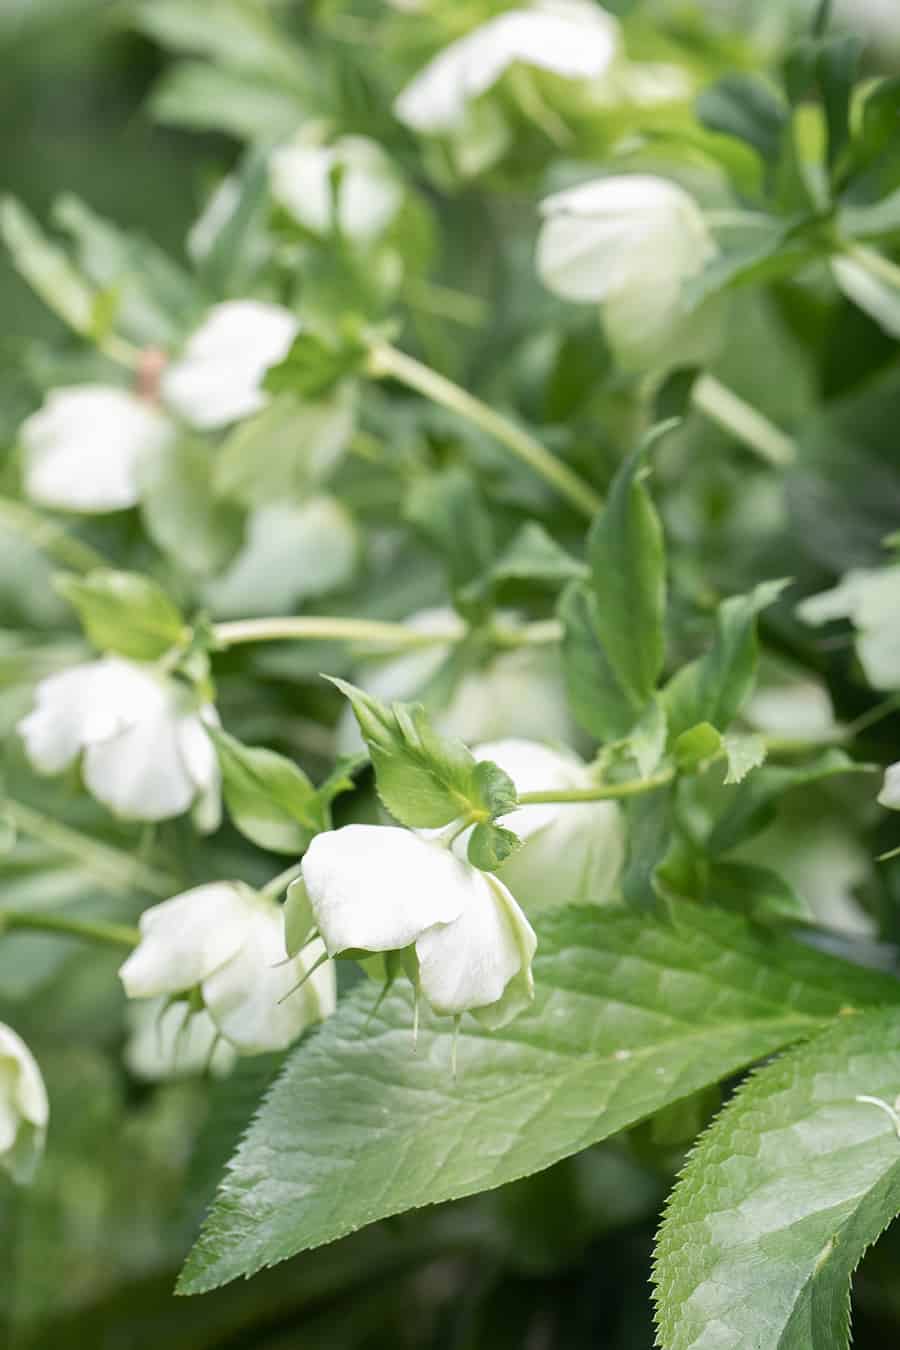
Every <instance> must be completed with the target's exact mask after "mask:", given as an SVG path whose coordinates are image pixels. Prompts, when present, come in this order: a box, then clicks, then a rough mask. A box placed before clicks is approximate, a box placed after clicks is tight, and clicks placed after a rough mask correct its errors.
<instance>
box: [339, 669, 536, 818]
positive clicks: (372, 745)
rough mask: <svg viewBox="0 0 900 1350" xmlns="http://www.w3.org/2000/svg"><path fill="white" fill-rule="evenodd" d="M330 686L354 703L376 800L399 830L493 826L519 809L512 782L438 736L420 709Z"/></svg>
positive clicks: (346, 686) (341, 683) (462, 747)
mask: <svg viewBox="0 0 900 1350" xmlns="http://www.w3.org/2000/svg"><path fill="white" fill-rule="evenodd" d="M332 684H334V685H336V686H337V688H338V689H340V691H341V693H343V694H345V695H346V697H347V698H348V699H349V700H350V705H351V707H352V708H353V712H354V714H355V716H356V720H357V722H358V723H359V729H360V731H361V732H362V735H363V739H364V740H365V742H366V744H367V745H368V747H369V754H370V755H371V757H372V765H373V767H374V769H375V780H376V786H377V788H378V794H379V796H380V797H381V800H382V801H383V802H384V804H385V806H386V807H387V809H388V810H389V811H390V813H391V815H393V816H395V817H396V818H397V820H399V821H400V823H401V824H403V825H408V826H410V827H411V828H412V829H423V828H434V827H437V826H440V825H449V824H450V822H451V821H452V820H456V819H458V818H459V817H460V816H467V815H468V816H472V817H473V819H475V820H478V821H490V820H493V819H495V818H496V817H497V816H502V815H505V814H506V813H507V812H508V811H511V810H512V809H513V808H514V807H515V805H516V801H517V794H516V789H515V785H514V783H513V781H512V779H511V778H510V777H509V776H508V775H507V774H505V773H504V772H503V770H502V769H500V768H498V767H497V765H496V764H493V763H491V761H490V760H481V761H476V759H475V757H474V755H473V754H472V752H471V750H469V749H468V747H467V746H465V745H463V743H462V741H457V740H454V739H453V738H452V737H450V736H442V735H440V734H439V733H438V732H436V731H435V730H434V728H433V727H432V725H431V723H430V721H429V720H428V715H427V713H426V712H425V709H424V708H423V707H422V706H421V704H418V703H395V704H393V705H392V706H391V707H390V708H388V707H386V706H385V704H383V703H380V702H379V701H378V699H376V698H372V697H371V695H369V694H366V693H365V692H364V691H363V690H362V689H357V688H356V686H355V685H352V684H348V683H347V681H346V680H339V679H337V678H332Z"/></svg>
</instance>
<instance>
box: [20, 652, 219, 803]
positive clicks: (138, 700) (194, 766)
mask: <svg viewBox="0 0 900 1350" xmlns="http://www.w3.org/2000/svg"><path fill="white" fill-rule="evenodd" d="M217 720H218V719H217V717H216V712H215V709H214V708H213V707H212V706H211V705H209V704H205V705H200V704H198V702H197V700H196V699H195V697H194V696H193V694H192V693H191V691H190V690H189V689H188V688H187V686H186V685H183V684H181V683H179V682H178V681H176V680H174V679H171V678H168V677H166V676H163V675H160V674H159V672H158V671H157V670H156V669H155V668H154V667H153V666H149V665H140V664H138V663H137V662H134V661H125V660H123V659H122V658H121V657H117V656H107V657H103V658H102V659H101V660H99V661H90V662H88V663H86V664H85V665H81V666H74V667H72V668H71V669H70V670H64V671H61V672H60V673H59V674H56V675H50V676H48V678H47V679H45V680H41V682H40V683H39V684H38V686H37V689H36V691H35V708H34V711H33V712H31V713H29V714H28V716H27V717H25V718H23V720H22V721H21V722H20V723H19V733H20V735H21V736H22V739H23V740H24V742H25V750H26V753H27V755H28V758H29V760H30V761H31V764H32V766H33V767H34V768H35V769H36V770H37V771H38V773H45V774H56V773H62V771H63V770H64V769H66V768H68V767H69V765H70V764H72V763H74V762H75V760H76V759H77V758H78V757H79V756H81V772H82V776H83V778H84V782H85V785H86V787H87V788H88V790H89V791H90V792H91V793H93V795H94V796H95V797H96V798H97V800H98V801H99V802H102V803H103V805H104V806H107V807H109V809H110V811H113V812H114V813H115V814H116V815H119V816H123V817H125V818H127V819H131V820H166V819H167V818H168V817H170V816H179V815H181V814H182V813H183V812H185V811H187V810H189V809H190V808H191V807H194V808H195V812H196V819H197V824H198V826H199V827H200V828H201V829H214V828H215V826H216V825H217V823H218V819H219V767H218V761H217V759H216V753H215V750H214V748H213V745H212V742H211V740H210V738H209V735H208V734H207V730H206V727H207V726H208V725H209V724H210V723H214V722H216V721H217Z"/></svg>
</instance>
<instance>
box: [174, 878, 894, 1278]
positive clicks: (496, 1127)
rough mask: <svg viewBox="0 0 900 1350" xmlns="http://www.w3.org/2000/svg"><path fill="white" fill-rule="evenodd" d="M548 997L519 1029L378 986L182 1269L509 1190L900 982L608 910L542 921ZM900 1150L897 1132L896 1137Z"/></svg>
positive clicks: (255, 1132)
mask: <svg viewBox="0 0 900 1350" xmlns="http://www.w3.org/2000/svg"><path fill="white" fill-rule="evenodd" d="M538 937H539V947H538V955H537V959H536V961H535V978H536V987H537V996H536V999H535V1003H534V1005H533V1008H532V1009H531V1010H530V1011H529V1012H527V1013H525V1014H523V1015H522V1016H521V1017H520V1018H518V1019H517V1020H516V1021H515V1022H513V1023H512V1024H511V1026H509V1027H507V1028H506V1029H505V1030H504V1032H503V1035H502V1037H501V1036H495V1035H492V1034H491V1033H489V1032H486V1031H485V1030H483V1029H482V1028H480V1027H479V1026H478V1024H477V1023H476V1022H475V1020H474V1019H466V1020H465V1021H464V1023H463V1025H462V1027H461V1028H460V1032H459V1046H458V1056H457V1058H458V1066H459V1067H458V1073H457V1076H456V1078H455V1079H454V1077H453V1075H452V1073H451V1070H450V1056H451V1044H452V1041H453V1035H454V1032H453V1027H452V1024H451V1023H450V1021H449V1020H445V1021H443V1022H442V1021H440V1020H437V1019H432V1018H430V1017H427V1018H426V1019H424V1026H423V1028H422V1029H421V1030H420V1033H419V1044H418V1053H416V1054H413V1052H412V1039H411V1038H412V1030H411V1028H412V1006H411V995H410V994H409V993H408V991H405V990H404V989H401V988H399V987H397V988H395V989H394V990H392V991H391V993H390V994H388V996H387V997H386V998H385V1000H384V1002H383V1003H382V1004H381V1007H380V1008H379V1009H378V1010H377V1011H376V1012H375V1013H373V1012H372V994H371V990H370V989H368V988H362V989H358V990H356V991H354V992H352V993H351V994H349V995H348V996H347V997H345V998H344V999H343V1000H342V1002H341V1005H340V1007H339V1009H338V1011H337V1013H336V1014H335V1016H334V1017H332V1018H330V1019H329V1021H328V1022H327V1023H325V1024H324V1026H323V1027H322V1028H321V1030H320V1031H319V1032H318V1033H316V1034H315V1035H313V1036H311V1037H309V1038H308V1039H307V1040H306V1041H305V1042H304V1043H303V1044H302V1045H301V1046H300V1047H299V1048H298V1049H297V1050H296V1051H295V1052H294V1053H293V1055H292V1056H291V1059H290V1061H289V1063H288V1065H287V1067H286V1069H285V1072H284V1073H283V1075H282V1077H281V1078H280V1079H279V1081H278V1083H277V1085H276V1086H275V1088H274V1089H273V1091H272V1092H271V1093H270V1095H269V1096H268V1098H267V1099H266V1101H265V1103H264V1105H263V1107H262V1109H261V1111H260V1113H259V1115H258V1116H257V1118H256V1121H255V1122H254V1124H253V1125H252V1126H251V1128H250V1130H249V1131H248V1133H247V1135H246V1137H245V1139H244V1141H243V1143H242V1144H241V1146H240V1148H239V1150H238V1152H237V1154H236V1156H235V1158H234V1159H233V1161H232V1164H231V1167H230V1168H229V1171H228V1174H227V1176H226V1177H225V1180H224V1181H223V1184H222V1188H221V1190H220V1192H219V1198H218V1201H217V1203H216V1206H215V1208H214V1210H213V1213H212V1215H211V1217H210V1219H209V1221H208V1223H207V1226H206V1229H205V1231H204V1233H203V1236H202V1237H201V1239H200V1241H199V1243H198V1244H197V1246H196V1248H195V1249H194V1252H193V1253H192V1255H191V1258H190V1260H189V1262H188V1265H187V1267H186V1269H185V1272H184V1274H183V1276H182V1280H181V1285H180V1288H181V1292H183V1293H200V1292H202V1291H204V1290H207V1289H212V1288H214V1287H215V1286H217V1285H219V1284H222V1283H224V1282H226V1281H228V1280H231V1279H235V1278H236V1277H238V1276H240V1275H251V1274H253V1273H254V1272H255V1271H257V1270H260V1269H262V1267H264V1266H267V1265H272V1264H273V1263H275V1262H277V1261H282V1260H284V1259H285V1258H286V1257H287V1256H290V1255H292V1254H293V1253H294V1252H298V1251H302V1250H304V1249H306V1248H309V1247H315V1246H318V1245H319V1244H321V1243H323V1242H330V1241H332V1240H333V1239H334V1238H337V1237H340V1236H341V1235H342V1234H344V1233H347V1232H351V1231H353V1230H354V1229H356V1228H358V1227H360V1226H361V1225H362V1224H366V1223H371V1222H373V1221H374V1220H375V1219H378V1218H382V1217H384V1216H386V1215H388V1214H397V1213H401V1212H402V1211H403V1210H407V1209H410V1208H413V1207H416V1206H419V1205H425V1204H432V1203H435V1202H438V1201H442V1200H449V1199H452V1198H454V1197H457V1196H461V1195H470V1194H472V1193H474V1192H477V1191H481V1190H485V1189H489V1188H492V1187H495V1186H500V1185H502V1184H503V1183H504V1182H506V1181H511V1180H513V1179H515V1178H516V1177H521V1176H526V1175H528V1174H529V1173H531V1172H536V1171H539V1170H540V1169H542V1168H545V1167H548V1166H549V1165H550V1164H551V1163H553V1162H556V1161H557V1160H558V1159H560V1158H563V1157H566V1156H567V1155H568V1154H571V1153H575V1152H577V1151H579V1150H581V1149H584V1148H586V1147H588V1146H589V1145H590V1144H592V1143H595V1142H596V1141H598V1140H599V1139H602V1138H605V1137H607V1136H609V1135H610V1134H613V1133H615V1132H617V1131H619V1130H621V1129H623V1128H625V1127H626V1126H628V1125H631V1124H634V1123H635V1122H636V1121H638V1120H641V1119H643V1118H645V1117H647V1116H649V1115H651V1114H653V1113H654V1112H655V1111H657V1110H659V1109H660V1107H662V1106H664V1105H667V1104H669V1103H671V1102H675V1101H679V1100H682V1099H684V1098H686V1097H688V1096H690V1095H691V1094H692V1093H694V1092H696V1091H697V1090H698V1089H700V1088H702V1087H704V1086H706V1085H707V1084H709V1083H712V1082H716V1081H718V1080H719V1079H720V1078H723V1077H725V1076H727V1075H729V1074H732V1073H735V1072H736V1071H737V1070H738V1069H740V1068H742V1067H743V1066H745V1065H747V1064H749V1063H752V1062H753V1061H754V1060H756V1059H759V1058H761V1057H762V1056H765V1055H768V1054H771V1053H772V1052H773V1051H774V1050H776V1049H778V1048H779V1047H780V1046H783V1045H786V1044H788V1043H789V1042H790V1041H792V1040H795V1039H797V1038H798V1037H802V1036H806V1035H808V1034H809V1033H810V1032H811V1031H815V1030H816V1029H817V1028H818V1027H820V1026H822V1025H824V1024H825V1023H827V1022H828V1021H829V1020H830V1019H832V1018H833V1017H835V1016H837V1015H838V1013H839V1012H840V1010H841V1009H842V1008H844V1007H846V1006H848V1005H854V1006H858V1007H866V1006H872V1005H873V1004H877V1003H878V1002H883V1001H885V1000H897V998H898V986H897V985H896V984H895V982H894V981H893V980H890V979H888V978H887V977H885V976H880V975H878V974H876V973H874V972H872V971H869V970H867V971H862V970H858V969H856V968H855V967H853V966H849V965H845V964H844V963H842V962H840V961H837V960H835V959H833V958H829V957H826V956H823V955H822V954H821V953H818V952H814V951H812V950H810V949H809V948H805V947H802V946H799V945H798V944H796V943H794V942H792V941H790V940H789V939H787V938H784V937H781V936H778V935H777V934H767V935H765V937H760V936H757V935H756V934H755V933H754V931H753V929H752V928H751V927H750V926H748V925H747V924H746V923H744V922H743V921H741V920H739V919H736V918H734V917H733V916H731V915H726V914H722V913H718V912H715V911H712V910H710V911H706V910H702V909H700V908H699V907H697V906H694V905H683V906H680V907H678V908H677V909H675V910H674V911H673V916H672V917H670V918H667V919H666V920H664V921H662V920H661V921H657V920H653V919H650V918H648V917H646V916H636V915H631V914H626V913H624V912H622V911H620V910H613V909H605V910H603V911H602V912H600V911H597V910H594V909H592V908H590V907H585V908H583V909H568V910H563V911H557V912H556V913H554V914H553V915H547V916H545V917H544V918H542V919H541V920H540V921H539V923H538ZM894 1146H895V1148H896V1140H895V1141H894Z"/></svg>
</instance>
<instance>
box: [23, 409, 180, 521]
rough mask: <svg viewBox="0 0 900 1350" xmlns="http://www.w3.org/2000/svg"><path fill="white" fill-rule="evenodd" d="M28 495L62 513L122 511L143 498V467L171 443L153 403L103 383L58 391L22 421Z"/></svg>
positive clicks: (167, 427)
mask: <svg viewBox="0 0 900 1350" xmlns="http://www.w3.org/2000/svg"><path fill="white" fill-rule="evenodd" d="M19 434H20V439H21V443H22V448H23V451H24V466H25V467H24V477H25V492H26V493H27V495H28V496H29V497H30V498H31V499H32V501H35V502H39V503H40V504H41V505H42V506H50V507H53V508H55V509H58V510H63V511H82V512H85V513H93V512H102V511H121V510H124V509H125V508H126V507H129V506H134V505H135V503H136V502H137V501H138V498H139V497H140V483H141V473H142V469H143V466H144V465H145V464H146V463H147V461H148V460H152V459H153V457H154V456H156V455H158V454H159V453H161V452H162V451H163V450H164V449H165V448H166V447H167V446H168V445H169V443H170V442H171V441H172V440H173V439H174V435H175V432H174V428H173V426H172V424H171V422H170V421H169V420H168V418H166V417H165V415H164V414H163V413H161V412H160V411H159V410H158V409H156V408H154V407H153V405H152V404H150V403H148V402H146V401H145V400H144V399H141V398H138V397H137V395H135V394H131V393H129V392H128V390H126V389H116V388H115V387H114V386H112V385H110V386H107V385H102V384H83V385H73V386H70V387H67V388H64V389H54V390H53V391H51V393H49V394H48V395H47V398H46V400H45V402H44V406H43V407H42V408H41V409H40V410H39V411H38V412H36V413H33V414H32V415H31V417H29V418H27V419H26V420H25V422H24V423H23V424H22V428H21V431H20V433H19Z"/></svg>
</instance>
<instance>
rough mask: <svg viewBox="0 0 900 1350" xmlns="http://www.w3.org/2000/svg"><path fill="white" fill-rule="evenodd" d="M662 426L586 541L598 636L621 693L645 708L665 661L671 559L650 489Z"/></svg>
mask: <svg viewBox="0 0 900 1350" xmlns="http://www.w3.org/2000/svg"><path fill="white" fill-rule="evenodd" d="M671 427H672V423H663V424H662V425H661V426H659V427H656V428H655V429H654V430H653V431H652V432H650V434H649V435H648V436H647V437H646V438H645V440H644V442H643V444H642V445H640V446H639V447H638V449H637V450H635V451H634V453H633V454H631V455H629V457H628V459H627V460H626V461H625V463H624V464H623V465H622V467H621V469H620V470H619V472H618V474H617V475H616V477H615V479H614V481H613V484H612V487H611V488H610V493H609V498H608V500H607V503H606V505H605V506H604V507H603V509H602V510H601V511H600V513H599V515H598V516H597V519H596V520H595V522H594V524H593V526H592V527H591V531H590V534H589V536H588V558H589V561H590V567H591V582H592V586H593V592H594V595H595V596H596V597H597V607H596V610H595V613H594V623H595V625H596V632H597V635H598V637H599V639H600V642H601V644H602V646H603V651H604V654H605V656H606V659H607V661H608V662H609V665H610V667H611V669H612V670H613V672H614V673H615V676H616V679H617V680H618V683H619V685H620V686H621V688H622V689H623V690H624V691H626V694H627V696H628V698H629V699H630V700H631V702H632V703H633V704H635V705H636V706H637V707H639V708H643V707H644V706H645V704H646V703H647V702H648V701H649V699H650V697H651V695H652V694H653V691H654V689H655V688H656V682H657V680H658V679H659V675H660V672H661V671H662V667H663V659H664V655H665V650H664V647H665V634H664V622H665V607H666V555H665V542H664V539H663V532H662V525H661V524H660V520H659V516H658V515H657V513H656V508H655V506H654V505H653V502H652V500H651V498H650V494H649V493H648V491H647V489H646V488H645V486H644V483H643V478H644V475H645V471H646V470H645V462H646V458H647V455H648V453H649V452H650V450H651V449H652V447H653V446H654V445H655V444H656V443H657V442H658V441H659V439H660V438H661V436H663V435H665V434H666V432H667V431H669V430H670V429H671Z"/></svg>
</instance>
